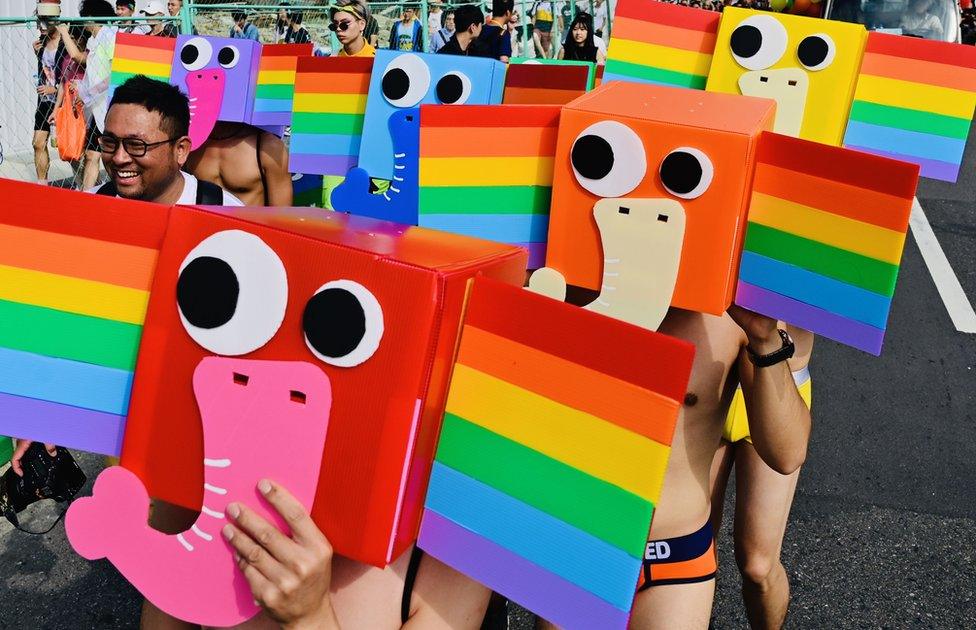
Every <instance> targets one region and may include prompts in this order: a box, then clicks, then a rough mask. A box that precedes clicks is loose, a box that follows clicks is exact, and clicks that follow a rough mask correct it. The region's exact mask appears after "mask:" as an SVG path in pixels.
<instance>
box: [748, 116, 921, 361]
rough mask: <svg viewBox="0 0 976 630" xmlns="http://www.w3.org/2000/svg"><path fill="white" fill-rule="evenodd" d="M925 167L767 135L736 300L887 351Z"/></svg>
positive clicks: (862, 345) (838, 337) (857, 345)
mask: <svg viewBox="0 0 976 630" xmlns="http://www.w3.org/2000/svg"><path fill="white" fill-rule="evenodd" d="M917 183H918V166H916V165H915V164H909V163H907V162H901V161H897V160H891V159H888V158H884V157H878V156H874V155H870V154H868V153H861V152H858V151H850V150H847V149H842V148H840V147H831V146H827V145H823V144H818V143H814V142H808V141H806V140H799V139H796V138H788V137H786V136H780V135H776V134H772V133H768V132H767V133H764V134H763V137H762V139H761V141H760V144H759V152H758V164H757V166H756V175H755V181H754V184H753V192H752V200H751V203H750V205H749V215H748V224H747V229H746V236H745V246H744V248H743V253H742V262H741V266H740V269H739V284H738V290H737V292H736V297H735V302H736V304H738V305H740V306H743V307H745V308H748V309H750V310H753V311H756V312H757V313H762V314H763V315H767V316H769V317H775V318H776V319H779V320H782V321H785V322H787V323H789V324H793V325H796V326H799V327H800V328H805V329H807V330H810V331H812V332H814V333H816V334H818V335H823V336H825V337H829V338H831V339H833V340H835V341H839V342H841V343H844V344H847V345H850V346H854V347H855V348H860V349H861V350H864V351H867V352H870V353H872V354H875V355H878V354H881V345H882V342H883V341H884V334H885V328H886V327H887V322H888V311H889V309H890V307H891V298H892V295H893V294H894V291H895V281H896V280H897V278H898V267H899V265H900V263H901V255H902V250H903V249H904V246H905V234H906V232H907V231H908V219H909V215H910V214H911V210H912V202H913V199H914V195H915V187H916V185H917Z"/></svg>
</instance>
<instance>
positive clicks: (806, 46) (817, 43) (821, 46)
mask: <svg viewBox="0 0 976 630" xmlns="http://www.w3.org/2000/svg"><path fill="white" fill-rule="evenodd" d="M829 52H830V47H829V46H828V45H827V42H826V41H825V40H824V38H823V37H817V36H816V35H811V36H810V37H805V38H803V41H802V42H800V46H799V48H797V49H796V56H797V57H799V58H800V63H802V64H803V65H805V66H806V67H808V68H813V67H815V66H819V65H820V64H822V63H823V62H824V59H826V58H827V53H829Z"/></svg>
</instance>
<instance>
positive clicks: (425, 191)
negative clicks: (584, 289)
mask: <svg viewBox="0 0 976 630" xmlns="http://www.w3.org/2000/svg"><path fill="white" fill-rule="evenodd" d="M559 112H560V107H559V106H557V105H465V106H464V107H458V106H454V105H423V106H421V108H420V206H419V210H420V214H419V224H420V225H421V226H422V227H428V228H434V229H437V230H444V231H446V232H455V233H457V234H465V235H468V236H477V237H479V238H485V239H489V240H493V241H502V242H504V243H510V244H513V245H520V246H522V247H525V248H527V249H528V250H529V268H530V269H536V268H538V267H541V266H542V265H543V264H544V263H545V259H546V236H547V234H548V232H549V201H550V198H551V196H552V174H553V160H554V156H555V154H556V132H557V131H558V128H559ZM500 120H504V121H505V125H506V129H505V133H498V121H500ZM459 138H464V142H463V145H462V144H459V142H458V139H459Z"/></svg>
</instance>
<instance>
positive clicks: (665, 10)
mask: <svg viewBox="0 0 976 630" xmlns="http://www.w3.org/2000/svg"><path fill="white" fill-rule="evenodd" d="M721 17H722V14H721V13H716V12H714V11H706V10H704V9H692V8H689V7H686V6H681V5H676V4H667V3H665V2H653V1H651V0H619V1H618V3H617V9H616V13H615V14H614V19H613V36H612V37H611V38H610V45H609V48H608V50H607V65H606V70H605V72H604V75H603V79H602V83H605V82H607V81H638V82H642V83H657V84H661V85H672V86H675V87H685V88H695V89H696V90H704V89H705V82H706V81H707V79H708V69H709V67H711V65H712V51H713V50H715V36H716V34H717V33H718V22H719V19H721Z"/></svg>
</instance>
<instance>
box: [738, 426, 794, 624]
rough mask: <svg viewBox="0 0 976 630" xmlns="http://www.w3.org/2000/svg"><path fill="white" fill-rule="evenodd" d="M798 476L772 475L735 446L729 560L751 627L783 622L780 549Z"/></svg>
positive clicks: (745, 446) (745, 447)
mask: <svg viewBox="0 0 976 630" xmlns="http://www.w3.org/2000/svg"><path fill="white" fill-rule="evenodd" d="M799 476H800V471H799V470H797V471H796V472H794V473H793V474H791V475H781V474H779V473H777V472H776V471H774V470H773V469H771V468H770V467H769V466H767V465H766V464H765V463H764V462H763V461H762V459H761V458H760V457H759V455H758V454H757V453H756V450H755V449H754V448H753V446H752V445H751V444H749V443H748V442H745V441H743V442H740V443H739V444H738V445H737V447H736V455H735V484H736V489H735V493H736V500H735V534H734V537H735V560H736V564H737V565H738V566H739V572H740V573H741V574H742V599H743V600H744V602H745V605H746V614H747V616H748V617H749V624H750V625H751V626H752V627H753V628H773V629H778V628H782V627H783V622H784V620H785V619H786V612H787V610H788V608H789V605H790V582H789V578H788V577H787V575H786V569H785V568H783V564H782V563H781V562H780V551H781V550H782V548H783V536H784V534H785V533H786V521H787V519H788V517H789V515H790V506H791V505H792V504H793V494H794V492H795V490H796V482H797V479H798V478H799Z"/></svg>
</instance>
